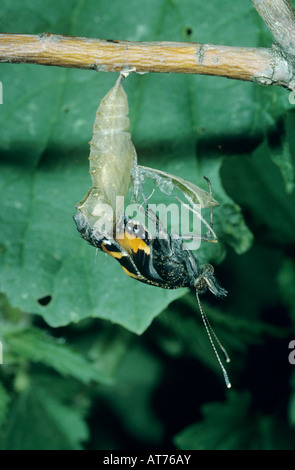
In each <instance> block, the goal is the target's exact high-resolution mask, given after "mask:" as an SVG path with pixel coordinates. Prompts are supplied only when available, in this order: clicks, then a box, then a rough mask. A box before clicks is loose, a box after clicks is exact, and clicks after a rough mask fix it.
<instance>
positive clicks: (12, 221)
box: [0, 0, 290, 334]
mask: <svg viewBox="0 0 295 470" xmlns="http://www.w3.org/2000/svg"><path fill="white" fill-rule="evenodd" d="M2 3H3V5H2V15H1V23H2V24H1V30H2V31H9V32H22V33H29V34H38V33H42V32H43V31H44V30H46V31H48V32H52V33H58V34H71V35H75V34H76V35H79V36H88V37H97V36H98V35H99V36H100V37H101V38H104V37H105V38H113V39H127V40H142V41H144V40H148V41H151V40H161V39H162V40H174V41H183V40H185V41H186V40H188V39H189V40H190V41H194V40H195V41H203V42H210V43H214V42H215V43H220V44H222V43H224V42H225V41H226V43H227V44H232V45H241V46H243V45H246V46H250V45H251V46H255V45H260V42H261V40H262V39H261V38H262V37H263V38H264V39H263V40H264V42H265V43H267V42H268V43H269V44H270V37H269V35H268V33H267V32H266V31H267V30H266V28H265V26H263V23H262V21H260V20H259V18H258V16H257V13H256V12H255V11H254V9H253V7H252V5H251V4H250V3H249V4H248V3H247V4H246V2H244V1H243V0H237V1H235V2H234V3H233V2H232V0H225V1H224V2H223V8H224V9H225V11H227V12H228V15H227V17H225V18H222V17H221V16H220V9H219V3H218V2H217V0H214V2H207V3H205V4H204V2H201V1H198V2H197V5H196V2H195V1H193V0H188V1H186V2H180V1H175V2H159V1H158V0H151V1H149V2H143V3H142V4H141V6H140V8H138V2H136V1H134V0H132V1H131V2H129V3H128V6H127V5H125V4H124V2H121V1H119V0H114V1H113V2H112V8H108V9H106V8H105V2H104V1H103V0H99V1H94V0H92V1H89V2H87V6H86V5H85V4H83V2H77V3H75V4H74V6H73V5H72V4H71V2H70V3H68V4H67V5H63V6H61V5H60V4H59V3H56V2H51V3H50V4H47V5H46V6H42V14H41V13H40V3H39V2H38V1H37V0H34V1H33V2H31V4H30V8H23V4H22V3H21V2H20V1H19V0H17V1H15V2H14V3H13V4H11V2H8V1H7V0H6V1H4V2H2ZM19 11H23V13H24V14H23V15H19ZM130 12H132V14H130ZM12 18H13V21H12ZM201 18H203V20H200V19H201ZM209 18H210V25H211V27H209V25H208V19H209ZM204 19H206V21H204ZM241 30H242V31H244V32H245V36H244V37H241V34H240V32H241ZM188 31H189V33H188ZM225 31H226V35H225ZM98 32H99V33H98ZM188 34H189V38H188ZM0 66H1V81H2V84H3V104H2V105H1V108H0V142H1V146H0V158H1V161H0V198H1V200H2V201H3V204H2V210H1V216H0V217H1V219H0V223H1V231H0V263H1V273H0V284H1V290H2V292H4V293H5V294H6V295H7V298H8V300H9V303H10V304H11V305H12V306H14V307H19V308H21V309H22V310H23V311H26V312H30V313H33V314H38V315H41V316H43V317H44V318H45V320H46V321H47V322H48V324H50V325H51V326H61V325H67V324H69V323H70V322H78V321H80V320H81V319H83V318H87V317H97V318H103V319H106V320H109V321H111V322H115V323H118V324H120V325H122V326H124V327H125V328H128V329H129V330H131V331H133V332H136V333H138V334H140V333H142V332H143V331H144V330H145V329H146V328H147V327H148V326H149V325H150V323H151V322H152V320H153V318H155V317H156V316H157V315H158V314H159V313H160V312H161V311H162V310H163V309H164V308H166V307H167V306H168V305H169V304H170V303H171V302H172V301H173V300H174V299H176V298H178V297H180V296H182V295H183V294H184V291H183V290H182V289H180V290H176V291H172V292H170V291H167V292H166V291H163V290H161V289H158V288H154V287H151V286H146V285H140V284H139V283H138V282H136V281H134V280H132V279H128V278H127V277H126V275H125V274H124V273H123V271H122V269H121V268H120V266H119V265H118V263H116V261H115V260H113V259H105V256H104V254H102V253H98V254H97V255H96V254H95V250H94V249H93V248H92V247H88V246H86V244H85V243H84V242H83V240H81V238H80V237H79V235H78V233H77V232H76V230H75V226H74V223H73V220H72V215H73V214H74V212H75V209H74V206H75V204H76V203H77V202H78V201H79V200H81V198H82V197H83V196H84V194H85V193H86V191H87V189H88V188H89V185H90V177H89V174H88V154H89V146H88V141H89V140H90V137H91V130H92V124H93V120H94V114H95V110H96V108H97V106H98V104H99V102H100V100H101V98H102V97H103V96H104V95H105V94H106V92H107V91H108V90H109V89H110V88H111V86H113V84H114V82H115V79H116V75H114V74H102V73H101V74H97V73H95V72H93V71H83V70H64V69H59V68H54V67H41V66H32V65H11V64H1V65H0ZM16 71H17V72H18V73H15V72H16ZM124 87H125V89H126V91H127V93H128V97H129V101H130V118H131V129H132V136H133V140H134V144H135V146H136V148H137V151H138V157H139V163H140V164H143V165H146V166H149V167H154V168H158V169H160V170H162V171H166V172H170V173H172V174H175V175H177V176H179V177H181V178H185V179H188V180H189V181H190V182H191V183H193V184H196V185H198V186H199V185H200V186H201V187H203V188H204V189H207V188H206V184H204V185H202V183H201V181H202V179H201V178H202V176H203V175H205V176H208V177H209V178H210V179H211V182H212V185H213V196H214V197H216V199H217V200H218V201H219V202H221V203H222V206H221V207H220V208H218V209H217V210H216V226H215V231H216V233H217V236H218V238H219V240H220V243H219V246H209V245H210V244H207V245H205V244H202V249H201V250H199V252H198V253H197V254H198V257H199V258H200V261H201V262H205V261H208V260H212V262H213V263H214V262H220V261H221V260H222V259H223V258H224V256H225V253H226V245H225V243H226V244H229V245H231V246H232V247H234V249H235V250H236V251H237V252H238V253H243V252H245V251H246V250H248V249H249V247H250V246H251V243H252V235H251V232H250V231H249V230H248V228H247V226H246V225H245V222H244V220H243V216H242V213H241V210H240V208H239V206H238V205H237V203H236V202H233V200H231V199H230V198H229V197H228V196H227V195H226V193H225V191H224V189H223V187H222V183H221V179H220V175H219V167H220V156H221V155H223V156H224V155H226V154H227V153H228V152H232V149H229V148H228V146H227V145H226V138H224V136H226V135H228V130H230V134H231V136H232V138H233V140H234V141H236V142H238V141H239V136H241V135H248V136H249V139H250V140H251V141H252V143H253V142H257V139H258V138H259V136H260V135H261V134H262V133H264V132H265V129H266V128H268V126H269V123H270V122H271V123H274V122H275V119H276V117H277V116H278V115H279V114H280V113H281V112H282V110H284V109H287V108H288V107H289V106H290V105H289V103H288V100H287V98H286V93H285V91H284V90H279V89H271V90H270V91H267V92H265V91H264V90H263V89H262V87H258V86H257V85H253V84H244V83H239V82H234V81H228V80H226V79H222V78H220V79H219V78H209V77H199V76H185V75H181V74H179V75H172V74H153V75H152V74H148V75H145V76H138V75H135V74H134V75H133V76H130V77H129V78H128V80H126V84H124ZM253 94H255V95H256V97H255V100H253ZM261 110H263V112H261ZM225 112H226V118H225ZM258 112H259V118H257V116H258ZM242 150H243V149H242ZM217 159H218V160H219V161H217ZM153 202H157V201H156V200H155V201H153ZM44 299H46V301H47V304H46V305H45V304H44V302H43V301H44Z"/></svg>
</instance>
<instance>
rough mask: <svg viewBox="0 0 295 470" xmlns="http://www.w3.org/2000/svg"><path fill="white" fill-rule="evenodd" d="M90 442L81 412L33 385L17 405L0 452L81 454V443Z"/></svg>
mask: <svg viewBox="0 0 295 470" xmlns="http://www.w3.org/2000/svg"><path fill="white" fill-rule="evenodd" d="M40 417H42V418H41V419H40ZM87 438H88V429H87V427H86V425H85V422H84V420H83V418H82V417H81V414H80V411H78V410H77V409H75V408H74V407H69V406H65V405H64V404H62V403H61V402H59V401H57V400H56V399H55V398H53V397H52V396H51V395H50V392H48V391H45V390H43V389H42V388H39V387H38V386H33V385H32V386H30V387H29V388H27V389H26V390H24V391H23V392H22V393H21V394H20V395H19V397H18V399H17V400H16V401H15V403H14V406H13V409H12V411H11V415H10V419H9V427H8V429H7V432H6V436H5V437H4V439H3V441H2V443H1V448H3V449H5V450H32V449H34V450H78V449H81V441H85V440H86V439H87Z"/></svg>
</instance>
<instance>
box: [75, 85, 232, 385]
mask: <svg viewBox="0 0 295 470" xmlns="http://www.w3.org/2000/svg"><path fill="white" fill-rule="evenodd" d="M120 88H121V89H120ZM114 90H115V93H116V94H117V95H118V93H119V94H120V96H123V94H122V91H123V90H122V85H121V80H120V79H119V81H117V83H116V85H115V87H114V88H113V89H112V90H111V91H110V92H109V93H108V95H107V96H106V97H105V98H104V100H103V101H102V103H103V106H104V107H105V106H106V104H108V101H109V100H108V96H111V97H112V103H111V104H108V106H106V108H107V110H108V114H107V121H108V122H111V125H112V126H114V127H113V129H112V130H110V129H107V130H105V129H103V128H102V126H101V125H99V126H98V127H99V132H100V134H101V137H102V139H103V145H100V147H101V148H103V149H106V148H108V149H110V148H111V153H112V156H113V158H112V159H111V161H109V162H108V161H107V159H106V158H105V156H101V155H98V156H97V159H96V161H95V163H94V164H93V157H92V156H91V154H90V168H91V169H90V173H91V175H92V181H93V184H94V187H92V188H91V189H90V191H89V192H88V193H87V195H86V196H85V198H84V199H83V201H82V202H81V203H79V204H78V205H77V208H78V211H77V213H76V215H75V216H74V220H75V223H76V226H77V229H78V231H79V232H80V234H81V236H82V237H83V238H84V239H85V240H86V241H88V242H89V243H90V244H91V245H93V246H94V247H96V248H99V249H100V250H102V251H104V252H105V253H107V254H109V255H110V256H112V257H113V258H115V259H116V260H117V261H118V262H119V263H120V264H121V266H122V268H123V270H124V271H125V273H126V274H127V275H128V276H130V277H132V278H134V279H136V280H138V281H140V282H143V283H146V284H150V285H153V286H157V287H162V288H164V289H177V288H179V287H189V288H191V289H192V290H194V292H195V294H196V297H197V301H198V305H199V308H200V312H201V315H202V319H203V322H204V325H205V328H206V330H207V333H208V336H209V339H210V342H211V345H212V347H213V350H214V352H215V354H216V357H217V359H218V362H219V364H220V367H221V369H222V372H223V375H224V378H225V382H226V385H227V387H228V388H230V387H231V384H230V381H229V378H228V375H227V372H226V370H225V368H224V366H223V364H222V362H221V359H220V357H219V355H218V352H217V350H216V347H215V344H214V341H213V338H212V336H211V333H212V335H213V337H214V338H215V340H216V342H217V344H218V345H219V347H220V348H221V350H222V351H223V352H224V354H225V358H226V361H227V362H229V358H228V355H227V353H226V351H225V349H224V348H223V346H222V345H221V343H220V342H219V340H218V338H217V337H216V335H215V333H214V331H213V330H212V328H211V325H210V323H209V321H208V318H207V316H206V315H205V312H204V310H203V307H202V305H201V303H200V299H199V294H203V293H204V292H206V291H207V290H209V291H210V292H212V293H213V294H214V295H215V296H216V297H220V298H222V297H225V296H226V295H227V292H226V290H225V289H223V288H222V287H221V286H220V285H219V283H218V281H217V280H216V278H215V276H214V269H213V267H212V266H211V265H209V264H205V265H203V266H200V264H199V262H198V260H197V259H196V258H195V256H194V255H193V254H192V252H191V251H190V250H188V249H187V247H186V244H185V243H184V238H183V237H182V236H179V235H177V236H175V234H173V235H170V234H169V233H168V231H167V230H166V228H165V227H164V226H163V225H162V223H161V221H160V219H159V217H158V216H157V215H156V214H155V213H154V212H153V211H151V210H150V208H149V205H148V202H147V199H146V197H145V194H144V191H143V188H142V184H141V180H140V172H143V173H144V174H145V177H152V178H158V177H160V178H164V179H169V181H172V183H173V185H174V186H176V187H178V189H180V190H181V191H182V193H183V194H184V195H185V197H186V198H187V199H188V200H189V201H191V200H194V199H196V198H197V199H198V201H200V200H201V201H203V207H209V208H210V209H211V210H212V207H213V206H214V205H219V204H218V203H217V201H215V200H214V199H213V198H212V195H211V185H210V182H209V181H208V183H209V189H210V192H209V193H207V192H206V191H204V190H202V189H200V188H198V187H196V186H195V185H193V184H192V183H189V182H187V181H186V180H183V179H181V178H179V177H176V176H174V175H169V174H167V173H164V172H160V171H159V170H153V169H151V168H145V167H139V166H138V165H137V161H136V152H135V149H134V147H133V144H132V142H131V137H129V136H130V134H129V131H128V127H127V128H126V119H128V118H127V116H126V114H125V120H124V119H123V123H124V130H122V126H121V127H120V125H118V123H119V118H118V117H116V118H114V117H111V114H112V109H111V108H112V106H113V105H114V103H115V104H116V106H114V110H113V112H117V111H118V103H116V101H114V100H113V94H114ZM118 90H120V91H119V92H118ZM123 93H124V92H123ZM101 106H102V105H101ZM101 106H100V107H99V109H98V114H97V116H98V117H100V118H102V115H101ZM119 108H120V105H119ZM120 110H121V112H122V106H121V108H120ZM124 113H126V109H125V110H124ZM127 114H128V107H127ZM98 117H97V118H96V121H95V126H94V129H95V128H97V119H98ZM121 120H122V115H121ZM119 133H124V139H125V140H124V142H123V144H122V145H123V146H125V150H126V143H127V145H128V146H129V152H127V153H128V155H129V156H127V157H126V152H125V154H124V158H123V159H122V161H120V165H119V164H118V163H117V162H116V163H115V170H114V171H116V170H117V171H118V173H120V166H121V169H122V168H123V172H124V175H122V174H121V176H120V178H117V179H116V177H115V176H114V173H113V176H112V171H113V167H112V165H114V160H116V152H119V153H121V155H120V157H121V156H122V150H124V149H121V148H116V149H115V150H114V145H115V144H116V143H118V141H119ZM126 135H127V137H126ZM106 136H107V138H108V140H109V141H111V143H110V142H109V143H108V144H109V147H108V146H107V142H106ZM95 138H96V141H97V135H96V137H95ZM95 138H94V137H93V139H92V142H93V141H94V140H95ZM98 140H99V139H98ZM114 142H115V144H114ZM119 147H120V145H119ZM118 158H119V157H118ZM102 162H103V163H102ZM103 166H104V172H103V171H102V167H103ZM98 173H99V176H98V177H97V174H98ZM93 174H94V175H95V178H96V180H94V178H93ZM131 177H132V179H133V185H134V188H135V189H134V192H135V194H136V197H137V196H138V188H140V190H141V193H142V197H143V200H144V209H143V211H144V212H145V214H146V215H147V217H148V218H149V220H151V219H152V222H153V224H154V226H155V234H154V235H153V236H152V235H151V233H150V232H149V231H148V229H147V228H146V227H145V225H144V224H143V223H141V222H138V221H135V220H134V219H131V218H129V217H127V216H126V215H125V214H124V209H122V212H121V213H120V214H118V213H117V215H116V218H115V220H113V225H112V227H113V230H112V233H105V232H103V231H101V230H100V228H99V227H97V224H96V223H95V221H96V217H95V214H96V212H95V207H96V204H97V202H98V201H99V202H101V201H103V202H104V203H110V204H112V205H114V196H115V195H118V194H121V195H122V194H123V195H126V193H127V189H128V185H129V180H130V178H131ZM201 220H202V221H203V222H204V223H205V224H206V226H207V228H208V233H207V235H208V236H209V235H210V234H211V235H213V240H210V239H209V238H208V237H203V238H204V239H205V240H207V241H217V237H216V235H215V232H214V231H213V228H212V226H213V220H211V221H210V224H208V223H207V222H205V220H204V219H203V218H201ZM210 332H211V333H210Z"/></svg>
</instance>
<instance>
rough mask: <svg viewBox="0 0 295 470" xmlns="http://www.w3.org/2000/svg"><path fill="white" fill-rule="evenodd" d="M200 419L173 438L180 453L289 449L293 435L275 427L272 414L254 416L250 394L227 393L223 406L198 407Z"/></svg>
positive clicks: (283, 428)
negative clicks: (189, 451) (201, 413)
mask: <svg viewBox="0 0 295 470" xmlns="http://www.w3.org/2000/svg"><path fill="white" fill-rule="evenodd" d="M202 411H203V415H204V419H203V421H202V422H200V423H196V424H193V425H191V426H189V427H188V428H186V429H184V430H183V431H181V432H180V433H179V434H178V435H177V436H175V438H174V442H175V444H176V446H177V447H178V448H179V449H181V450H272V449H276V450H279V449H285V450H286V449H290V450H291V449H293V440H294V434H293V433H291V434H290V430H289V429H288V428H287V427H279V426H278V422H277V417H276V416H275V415H273V416H268V415H262V414H257V413H255V410H253V409H251V403H250V395H249V394H247V393H237V392H234V391H231V392H229V394H228V399H227V401H226V402H225V403H208V404H206V405H204V406H203V407H202Z"/></svg>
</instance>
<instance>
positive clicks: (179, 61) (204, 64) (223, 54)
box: [0, 0, 295, 90]
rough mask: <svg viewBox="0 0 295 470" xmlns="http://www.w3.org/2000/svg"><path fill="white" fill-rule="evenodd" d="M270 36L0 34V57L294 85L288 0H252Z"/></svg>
mask: <svg viewBox="0 0 295 470" xmlns="http://www.w3.org/2000/svg"><path fill="white" fill-rule="evenodd" d="M252 2H253V5H254V7H255V8H256V10H257V11H258V13H259V14H260V15H261V17H262V18H263V20H264V21H265V23H266V24H267V26H268V27H269V29H270V30H271V32H272V34H273V37H274V41H275V43H274V45H273V46H272V47H270V48H254V47H253V48H251V47H232V46H223V45H212V44H201V43H185V42H129V41H117V40H101V39H90V38H82V37H70V36H61V35H55V34H40V35H27V34H0V62H9V63H31V64H40V65H51V66H58V67H72V68H83V69H94V70H97V71H103V72H119V71H126V70H134V71H136V72H138V73H146V72H158V73H190V74H203V75H216V76H220V77H228V78H232V79H236V80H246V81H252V82H256V83H259V84H262V85H279V86H283V87H286V88H288V89H290V90H293V89H295V13H294V8H293V6H292V4H291V2H290V0H252Z"/></svg>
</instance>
